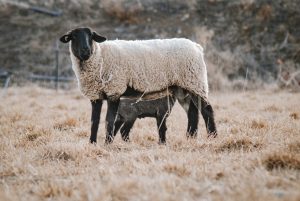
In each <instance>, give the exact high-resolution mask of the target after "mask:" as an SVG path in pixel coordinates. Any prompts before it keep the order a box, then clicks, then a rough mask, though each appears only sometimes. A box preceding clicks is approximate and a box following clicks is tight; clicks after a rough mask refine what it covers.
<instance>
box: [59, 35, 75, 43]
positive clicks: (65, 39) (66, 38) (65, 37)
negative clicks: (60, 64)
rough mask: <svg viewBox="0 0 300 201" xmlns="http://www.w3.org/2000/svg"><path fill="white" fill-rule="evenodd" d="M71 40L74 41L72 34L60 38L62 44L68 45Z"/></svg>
mask: <svg viewBox="0 0 300 201" xmlns="http://www.w3.org/2000/svg"><path fill="white" fill-rule="evenodd" d="M71 39H72V37H71V35H70V34H66V35H63V36H62V37H60V39H59V40H60V41H61V42H62V43H68V42H69V41H70V40H71Z"/></svg>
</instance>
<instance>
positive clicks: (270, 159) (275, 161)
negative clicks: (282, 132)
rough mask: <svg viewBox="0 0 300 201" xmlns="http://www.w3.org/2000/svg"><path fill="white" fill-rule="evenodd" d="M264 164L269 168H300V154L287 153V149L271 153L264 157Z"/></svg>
mask: <svg viewBox="0 0 300 201" xmlns="http://www.w3.org/2000/svg"><path fill="white" fill-rule="evenodd" d="M263 164H264V165H265V167H266V168H267V170H274V169H296V170H300V154H293V153H286V152H285V151H282V152H275V153H271V154H269V155H267V156H266V157H265V158H264V159H263Z"/></svg>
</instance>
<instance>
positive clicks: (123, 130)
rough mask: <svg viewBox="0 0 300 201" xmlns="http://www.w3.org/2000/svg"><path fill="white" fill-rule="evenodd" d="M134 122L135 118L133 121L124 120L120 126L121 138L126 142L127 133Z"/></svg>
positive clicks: (127, 139)
mask: <svg viewBox="0 0 300 201" xmlns="http://www.w3.org/2000/svg"><path fill="white" fill-rule="evenodd" d="M134 122H135V120H134V121H126V122H125V123H124V124H123V126H122V128H121V131H120V132H121V136H122V139H123V140H124V141H126V142H128V141H129V133H130V130H131V128H132V127H133V124H134Z"/></svg>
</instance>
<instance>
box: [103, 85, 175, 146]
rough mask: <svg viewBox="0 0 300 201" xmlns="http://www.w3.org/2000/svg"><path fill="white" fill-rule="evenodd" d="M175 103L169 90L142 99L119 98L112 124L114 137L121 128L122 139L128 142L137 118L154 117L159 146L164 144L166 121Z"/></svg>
mask: <svg viewBox="0 0 300 201" xmlns="http://www.w3.org/2000/svg"><path fill="white" fill-rule="evenodd" d="M175 101H176V99H175V96H174V95H173V92H172V89H171V88H170V89H167V90H165V91H162V92H159V93H150V94H147V95H145V96H143V97H140V96H121V98H120V104H119V107H118V111H117V116H116V120H115V123H114V126H115V127H114V136H115V135H116V134H117V132H118V131H119V129H120V128H121V126H122V128H121V130H120V132H121V136H122V139H123V140H124V141H129V132H130V130H131V128H132V127H133V124H134V122H135V120H136V119H137V118H144V117H154V118H156V123H157V128H158V131H159V144H165V143H166V131H167V126H166V120H167V118H168V116H169V114H170V112H171V110H172V107H173V106H174V104H175ZM108 104H110V102H108ZM108 107H109V106H108Z"/></svg>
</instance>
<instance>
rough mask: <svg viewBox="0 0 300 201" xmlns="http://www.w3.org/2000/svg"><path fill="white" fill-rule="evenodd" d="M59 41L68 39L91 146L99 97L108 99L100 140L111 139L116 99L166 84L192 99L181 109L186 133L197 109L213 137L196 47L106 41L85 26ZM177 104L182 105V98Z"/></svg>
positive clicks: (176, 42) (179, 42)
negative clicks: (86, 103) (87, 103)
mask: <svg viewBox="0 0 300 201" xmlns="http://www.w3.org/2000/svg"><path fill="white" fill-rule="evenodd" d="M60 41H61V42H63V43H68V42H70V41H71V43H70V46H69V47H70V48H69V49H70V57H71V61H72V68H73V70H74V72H75V75H76V77H77V80H78V85H79V88H80V90H81V92H82V93H83V95H85V96H86V97H87V98H89V99H90V100H91V104H92V126H91V137H90V142H91V143H95V142H96V138H97V130H98V124H99V120H100V112H101V107H102V101H103V100H104V99H108V100H109V101H110V106H109V109H108V112H107V115H106V122H107V127H106V128H107V132H106V140H105V141H106V143H110V142H111V141H112V138H113V130H114V121H115V118H116V114H117V110H118V106H119V102H120V97H121V95H124V94H126V91H127V88H128V87H131V88H133V89H134V90H136V91H137V92H142V93H143V94H147V93H151V92H158V91H162V90H164V89H166V88H167V87H170V86H177V87H180V88H182V89H184V90H186V91H188V93H189V94H190V96H191V99H192V100H193V101H191V104H189V108H188V109H187V113H188V130H187V135H188V136H195V135H196V133H197V129H198V128H197V127H198V114H199V111H200V110H201V114H202V116H203V118H204V120H205V123H206V129H207V132H208V135H209V136H216V135H217V130H216V126H215V122H214V114H213V109H212V107H211V105H210V104H209V102H208V83H207V71H206V64H205V62H204V58H203V49H202V47H201V46H200V45H199V44H197V43H194V42H192V41H190V40H188V39H180V38H175V39H162V40H161V39H154V40H140V41H138V40H137V41H125V40H112V41H106V38H105V37H103V36H100V35H99V34H97V33H96V32H94V31H92V30H91V29H89V28H77V29H74V30H71V31H69V32H68V33H67V34H65V35H63V36H62V37H61V38H60ZM178 100H179V102H180V101H182V102H184V101H185V97H184V96H182V97H178Z"/></svg>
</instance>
